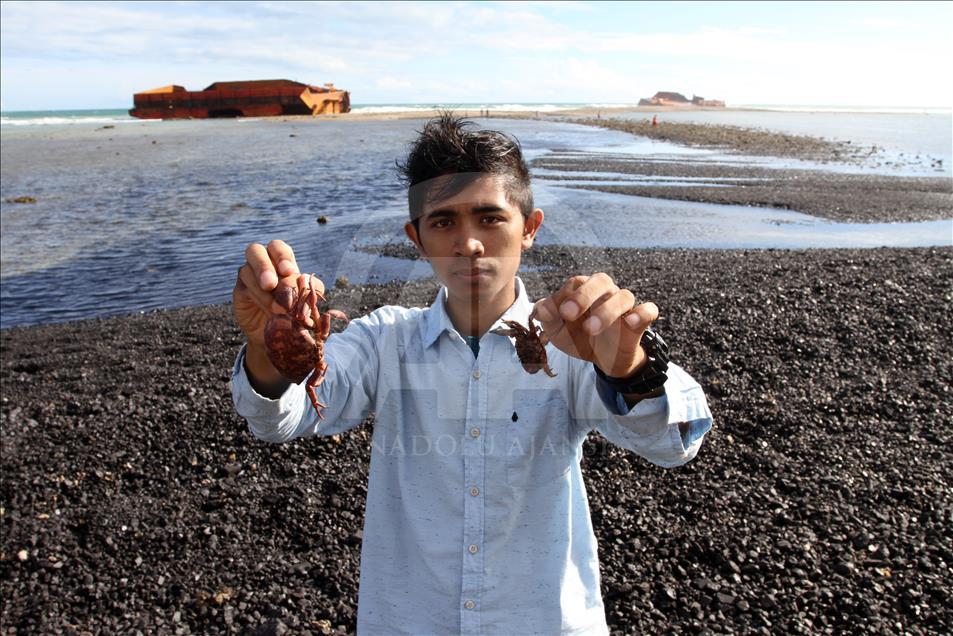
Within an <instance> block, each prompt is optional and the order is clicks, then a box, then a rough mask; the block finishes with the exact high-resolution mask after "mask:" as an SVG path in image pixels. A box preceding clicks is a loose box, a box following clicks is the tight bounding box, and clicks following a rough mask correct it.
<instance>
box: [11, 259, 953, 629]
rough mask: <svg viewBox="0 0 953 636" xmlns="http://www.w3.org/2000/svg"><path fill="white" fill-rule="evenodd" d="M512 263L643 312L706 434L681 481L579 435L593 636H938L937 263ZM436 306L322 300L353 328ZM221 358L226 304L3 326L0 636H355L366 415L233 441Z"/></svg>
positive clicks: (947, 437) (380, 290)
mask: <svg viewBox="0 0 953 636" xmlns="http://www.w3.org/2000/svg"><path fill="white" fill-rule="evenodd" d="M529 253H530V254H535V256H534V260H533V263H534V264H540V265H546V266H548V267H549V268H550V269H547V270H545V271H539V272H535V273H530V274H525V275H523V279H524V282H525V283H526V285H527V288H528V291H529V293H530V295H531V296H533V297H534V298H538V297H540V295H541V294H543V293H547V292H549V291H552V290H554V289H555V288H557V287H558V285H559V284H561V282H562V280H563V279H564V278H565V277H566V276H569V275H571V274H574V273H591V272H594V271H597V270H603V271H607V272H608V273H610V274H611V275H613V276H614V277H615V278H616V279H617V280H618V281H620V282H624V284H625V285H626V286H628V287H631V288H632V289H636V290H639V294H640V296H641V297H644V298H648V299H651V300H653V301H655V302H656V303H657V304H658V305H659V307H660V309H661V319H660V321H659V323H658V329H659V330H660V332H661V333H663V334H664V336H665V337H666V340H667V341H668V342H669V344H670V346H671V347H672V356H673V360H675V361H676V362H677V363H679V364H680V365H682V366H683V367H685V368H686V370H688V371H689V372H690V373H691V374H692V375H693V377H695V378H696V379H697V380H698V381H699V383H701V384H702V386H703V388H704V389H705V390H706V394H707V395H708V398H709V402H710V404H711V408H712V412H713V413H714V415H715V428H714V430H713V431H712V433H711V434H710V435H709V438H708V439H707V440H706V442H705V444H704V446H703V447H702V449H701V451H700V453H699V455H698V457H696V458H695V460H693V461H692V462H691V463H689V464H687V465H686V466H684V467H682V468H679V469H673V470H664V469H660V468H657V467H654V466H651V465H649V464H647V463H646V462H644V461H642V460H639V459H637V458H634V457H632V456H630V455H628V454H626V453H624V452H623V451H620V450H619V449H616V448H614V447H610V446H607V445H606V444H605V443H603V442H601V441H600V438H598V437H595V436H593V437H591V438H590V440H589V441H588V442H586V446H585V449H584V458H583V463H584V466H583V474H584V477H585V480H586V484H587V489H588V491H589V496H590V505H591V514H592V518H593V524H594V528H595V532H596V536H597V538H598V540H599V550H600V559H601V564H602V591H603V596H604V600H605V604H606V615H607V619H608V621H609V626H610V628H611V629H612V630H613V631H614V632H622V633H632V632H645V633H651V632H653V631H658V630H666V629H675V630H676V631H699V630H702V629H705V628H708V629H715V630H726V629H728V630H731V631H739V632H753V631H759V630H764V629H767V630H780V631H785V632H794V631H825V630H834V631H838V630H842V629H855V630H856V629H861V630H865V631H892V630H895V629H901V630H902V631H904V632H906V633H911V634H923V633H929V632H932V631H936V630H942V626H943V625H948V624H950V622H951V621H953V612H951V610H950V608H949V607H948V605H947V604H945V603H944V602H943V598H942V593H939V594H940V596H936V594H937V593H938V592H937V591H938V590H943V589H948V588H949V587H950V586H951V585H953V580H951V575H950V571H949V569H948V568H947V567H946V565H945V561H944V559H945V557H944V555H946V554H949V553H950V551H951V550H953V545H951V538H950V535H949V533H948V532H946V531H945V529H946V527H947V523H948V521H949V520H948V519H947V518H946V514H945V512H944V511H945V510H947V508H948V507H949V504H950V499H949V493H948V492H947V490H948V489H947V488H946V487H945V484H946V479H945V477H946V473H947V472H948V471H947V468H946V467H947V466H948V465H949V464H950V461H951V460H953V451H951V449H953V443H951V442H953V439H951V432H950V430H949V428H948V427H944V426H938V425H937V424H938V422H942V421H949V420H951V419H953V402H951V400H950V394H949V387H950V385H951V383H953V362H951V361H953V342H951V341H950V339H949V328H948V326H947V325H946V324H945V322H946V320H945V317H946V314H947V313H948V311H947V309H948V305H949V285H948V281H949V280H951V279H953V248H910V249H901V248H875V249H853V250H851V249H838V250H626V249H585V248H571V247H560V246H537V247H534V248H533V249H532V250H531V251H530V252H529ZM435 290H436V284H435V282H434V281H433V280H423V281H416V282H412V283H392V284H388V285H375V286H353V287H352V286H348V287H343V288H340V289H334V290H332V291H330V292H329V294H328V299H329V302H330V305H331V306H332V307H335V308H339V309H342V310H344V311H345V313H347V314H348V315H349V316H351V317H356V316H357V315H362V314H365V313H367V312H368V311H370V310H372V309H373V308H375V307H377V306H379V305H381V304H387V303H393V302H399V303H400V304H404V305H414V304H416V305H429V304H430V302H432V299H433V295H434V292H435ZM241 341H242V338H241V336H240V334H239V333H238V331H237V329H236V328H235V327H234V326H233V324H232V322H231V318H230V308H229V306H228V305H215V306H205V307H196V308H186V309H176V310H163V311H158V312H154V313H149V314H145V315H130V316H123V317H113V318H104V319H95V320H87V321H79V322H74V323H62V324H55V325H43V326H31V327H15V328H12V329H6V330H2V331H0V349H2V353H3V355H2V366H0V377H2V381H3V387H4V391H3V399H2V402H0V424H2V425H0V441H2V446H3V454H2V458H0V461H2V472H3V475H4V479H3V480H2V484H0V508H2V510H0V526H2V530H3V532H2V539H0V541H2V544H0V591H2V597H3V600H4V602H3V604H2V612H3V614H2V623H3V625H4V626H7V627H12V626H16V629H17V630H22V631H29V632H45V633H55V632H66V631H77V632H81V631H90V632H94V633H95V632H97V631H105V632H111V633H118V632H126V631H135V630H137V629H138V630H140V631H143V632H146V633H149V632H160V631H161V632H166V631H168V632H173V631H176V630H182V631H190V632H200V633H215V634H217V633H229V632H232V631H236V630H238V631H249V632H253V631H256V630H262V629H264V630H272V631H283V630H284V629H290V630H292V631H295V632H302V631H304V630H310V631H311V632H312V633H351V632H353V630H354V620H355V608H356V596H357V573H358V559H359V555H360V544H361V533H360V531H361V526H362V519H363V506H364V492H365V490H364V488H365V486H366V473H367V462H368V459H369V446H370V433H371V431H372V426H373V421H372V419H369V420H368V421H367V422H365V423H364V424H363V425H361V426H360V427H358V428H357V429H355V430H353V431H351V432H348V433H345V434H343V435H341V436H335V437H324V438H309V439H305V440H299V441H296V442H293V443H290V444H284V445H270V444H265V443H263V442H258V441H256V440H254V439H252V438H251V436H250V435H249V433H248V431H247V428H246V426H245V425H244V423H243V422H242V421H241V420H240V419H239V418H238V417H237V416H236V415H235V414H234V413H233V411H232V408H231V399H230V395H229V393H228V382H229V370H230V368H231V364H232V361H233V359H234V355H235V353H236V351H237V349H238V347H239V345H240V344H241ZM913 459H915V461H913ZM931 511H932V512H931ZM263 564H267V565H266V566H265V567H262V565H263ZM871 590H877V594H875V595H871ZM898 624H899V625H900V626H901V627H897V625H898Z"/></svg>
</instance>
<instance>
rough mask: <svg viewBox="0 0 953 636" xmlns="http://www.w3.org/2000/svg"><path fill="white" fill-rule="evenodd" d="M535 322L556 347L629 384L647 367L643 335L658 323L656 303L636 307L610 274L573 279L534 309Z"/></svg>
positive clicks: (630, 297) (633, 297)
mask: <svg viewBox="0 0 953 636" xmlns="http://www.w3.org/2000/svg"><path fill="white" fill-rule="evenodd" d="M535 312H536V317H537V319H538V320H539V322H540V323H541V324H542V326H543V331H544V332H545V333H546V335H547V336H548V337H549V341H550V342H552V343H553V345H554V346H555V347H556V348H558V349H560V350H561V351H564V352H566V353H567V354H569V355H571V356H573V357H576V358H581V359H583V360H589V361H590V362H594V363H595V364H596V365H597V366H598V367H599V368H600V369H601V370H602V372H603V373H605V374H606V375H608V376H611V377H615V378H625V377H628V376H630V375H632V374H633V373H635V372H636V371H638V369H639V368H640V367H641V366H642V364H643V363H644V362H645V351H644V350H643V349H642V347H640V346H639V342H640V341H641V339H642V334H643V333H645V330H646V329H648V328H649V326H651V324H652V323H653V322H655V320H656V319H657V318H658V307H656V306H655V304H654V303H642V304H640V305H636V304H635V295H634V294H633V293H632V292H631V291H629V290H628V289H619V287H618V286H617V285H616V284H615V282H613V280H612V278H611V277H610V276H609V275H608V274H603V273H598V274H593V275H592V276H573V277H572V278H570V279H569V280H567V281H566V284H565V285H563V287H562V289H560V290H559V291H557V292H556V293H555V294H553V295H552V296H549V297H547V298H543V299H542V300H540V301H538V302H537V303H536V305H535Z"/></svg>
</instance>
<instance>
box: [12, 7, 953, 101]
mask: <svg viewBox="0 0 953 636" xmlns="http://www.w3.org/2000/svg"><path fill="white" fill-rule="evenodd" d="M0 12H2V15H0V82H2V87H0V88H2V91H0V93H2V94H0V102H2V108H3V110H7V111H9V110H41V109H42V110H47V109H80V108H128V107H130V106H131V105H132V104H131V102H132V93H134V92H136V91H140V90H145V89H149V88H154V87H157V86H162V85H166V84H172V83H175V84H181V85H183V86H185V87H186V88H189V89H192V90H198V89H201V88H204V87H205V86H206V85H208V84H210V83H212V82H213V81H216V80H236V79H266V78H287V79H296V80H299V81H304V82H309V83H314V84H321V83H324V82H334V83H335V84H336V85H337V86H339V87H343V88H346V89H348V90H350V91H351V99H352V102H353V103H356V104H369V103H473V102H492V103H514V102H522V103H526V102H535V103H547V102H548V103H557V102H558V103H565V102H583V103H633V102H636V101H637V100H638V99H639V98H640V97H645V96H649V95H652V94H653V93H655V92H656V91H659V90H672V91H679V92H682V93H685V94H686V95H688V96H691V95H692V94H698V95H702V96H704V97H708V98H718V99H724V100H726V101H727V102H728V103H729V105H732V104H734V105H744V104H787V105H831V106H847V105H852V106H932V107H944V106H950V105H953V82H951V81H950V79H949V78H950V77H953V72H951V71H953V69H951V67H953V2H927V3H917V2H887V3H874V2H848V3H838V2H834V3H828V2H807V3H800V2H794V3H786V2H784V3H782V2H741V3H724V2H712V3H704V2H702V3H696V2H678V3H667V2H646V3H632V4H629V3H601V2H596V3H585V2H565V3H563V2H540V3H533V2H506V3H493V2H473V3H445V2H428V3H417V2H408V3H337V2H328V3H324V2H318V3H305V2H295V3H283V2H244V3H224V2H206V3H191V2H163V3H152V2H135V3H132V2H130V3H125V2H113V3H98V2H3V3H2V10H0ZM943 78H946V79H943Z"/></svg>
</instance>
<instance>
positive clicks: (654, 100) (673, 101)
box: [639, 92, 725, 108]
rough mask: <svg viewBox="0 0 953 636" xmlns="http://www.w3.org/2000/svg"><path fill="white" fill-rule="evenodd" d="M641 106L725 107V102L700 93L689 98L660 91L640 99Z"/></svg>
mask: <svg viewBox="0 0 953 636" xmlns="http://www.w3.org/2000/svg"><path fill="white" fill-rule="evenodd" d="M639 106H707V107H709V108H724V107H725V102H723V101H721V100H720V99H705V98H704V97H699V96H698V95H694V96H692V98H691V99H688V98H687V97H685V96H684V95H682V94H681V93H670V92H658V93H656V94H655V95H653V96H652V97H650V98H648V99H645V98H644V97H643V98H642V99H640V100H639Z"/></svg>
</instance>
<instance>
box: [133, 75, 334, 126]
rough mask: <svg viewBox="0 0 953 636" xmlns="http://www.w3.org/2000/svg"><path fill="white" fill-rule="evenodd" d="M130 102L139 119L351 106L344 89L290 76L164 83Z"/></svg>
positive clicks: (319, 112)
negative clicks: (195, 84) (190, 85)
mask: <svg viewBox="0 0 953 636" xmlns="http://www.w3.org/2000/svg"><path fill="white" fill-rule="evenodd" d="M133 103H134V105H135V107H134V108H132V109H131V110H130V111H129V114H130V115H132V116H133V117H138V118H139V119H215V118H227V117H279V116H282V115H330V114H339V113H347V112H349V111H350V110H351V100H350V95H349V94H348V92H347V91H342V90H337V89H335V88H334V87H333V86H332V85H325V86H311V85H308V84H301V83H299V82H291V81H289V80H264V81H252V82H216V83H215V84H212V85H211V86H209V87H208V88H206V89H205V90H202V91H187V90H185V89H184V88H183V87H181V86H176V85H172V86H164V87H162V88H157V89H154V90H151V91H145V92H142V93H136V94H135V95H133Z"/></svg>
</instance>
